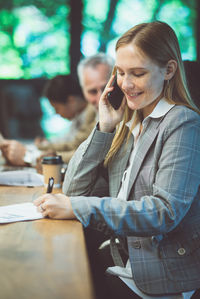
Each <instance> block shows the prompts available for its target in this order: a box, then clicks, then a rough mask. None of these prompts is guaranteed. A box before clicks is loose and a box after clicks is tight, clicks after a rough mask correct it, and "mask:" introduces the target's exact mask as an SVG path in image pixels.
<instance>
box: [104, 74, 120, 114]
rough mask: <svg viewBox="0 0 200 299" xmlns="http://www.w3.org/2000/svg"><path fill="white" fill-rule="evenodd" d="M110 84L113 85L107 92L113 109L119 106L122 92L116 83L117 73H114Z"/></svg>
mask: <svg viewBox="0 0 200 299" xmlns="http://www.w3.org/2000/svg"><path fill="white" fill-rule="evenodd" d="M111 86H113V87H114V88H113V90H112V91H111V92H109V93H108V101H109V102H110V104H111V106H112V107H113V108H114V109H115V110H118V109H119V107H120V106H121V103H122V100H123V97H124V93H123V92H122V91H121V89H120V88H119V86H118V84H117V75H115V78H114V80H113V83H112V85H111Z"/></svg>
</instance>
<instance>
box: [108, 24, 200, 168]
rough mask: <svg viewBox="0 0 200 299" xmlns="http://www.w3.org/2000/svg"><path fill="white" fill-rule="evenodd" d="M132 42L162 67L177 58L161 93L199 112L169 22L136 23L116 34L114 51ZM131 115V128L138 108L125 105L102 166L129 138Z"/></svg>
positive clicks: (176, 40)
mask: <svg viewBox="0 0 200 299" xmlns="http://www.w3.org/2000/svg"><path fill="white" fill-rule="evenodd" d="M133 42H134V45H136V46H137V47H138V48H139V49H141V51H142V52H143V53H144V54H145V55H146V56H147V57H149V58H150V59H151V60H152V61H153V62H154V63H155V64H157V65H158V66H160V67H165V66H166V65H167V63H168V61H169V60H171V59H173V60H175V61H176V62H177V69H176V72H175V74H174V76H173V77H172V78H171V80H170V81H165V82H164V87H163V96H164V97H165V99H166V100H167V101H168V102H169V103H173V104H176V105H184V106H187V107H189V108H191V109H193V110H195V111H196V112H198V113H200V112H199V109H198V108H197V107H196V106H195V104H194V103H193V101H192V99H191V96H190V93H189V90H188V87H187V83H186V77H185V71H184V66H183V61H182V58H181V52H180V47H179V43H178V39H177V37H176V34H175V32H174V30H173V29H172V28H171V27H170V26H169V25H168V24H166V23H164V22H160V21H155V22H150V23H142V24H139V25H136V26H134V27H133V28H131V29H130V30H128V31H127V32H126V33H124V34H123V35H122V36H121V37H120V38H119V40H118V41H117V44H116V48H115V50H116V51H117V50H118V49H119V48H120V47H123V46H125V45H128V44H130V43H133ZM133 115H134V116H135V117H134V122H133V125H132V128H131V130H132V129H133V128H134V126H135V125H136V123H137V122H138V121H139V119H140V113H139V111H131V110H130V109H129V108H128V106H126V108H125V113H124V117H123V120H122V123H121V124H120V126H118V128H117V132H116V135H115V137H114V139H113V143H112V145H111V148H110V150H109V152H108V154H107V157H106V159H105V163H104V165H105V166H107V165H108V163H109V162H110V161H111V159H112V157H113V156H114V155H115V154H116V153H117V151H118V150H119V148H120V147H121V145H122V143H123V142H124V140H125V139H126V140H127V141H128V138H129V136H130V135H131V131H130V130H129V129H128V128H127V126H126V125H125V124H126V122H127V121H129V120H130V119H131V118H132V117H133Z"/></svg>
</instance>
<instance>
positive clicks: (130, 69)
mask: <svg viewBox="0 0 200 299" xmlns="http://www.w3.org/2000/svg"><path fill="white" fill-rule="evenodd" d="M115 67H116V69H118V70H122V68H120V67H119V66H117V65H116V66H115ZM144 70H146V68H144V67H137V66H136V67H132V68H129V71H144Z"/></svg>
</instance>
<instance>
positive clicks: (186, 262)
mask: <svg viewBox="0 0 200 299" xmlns="http://www.w3.org/2000/svg"><path fill="white" fill-rule="evenodd" d="M115 68H116V70H117V80H118V85H119V87H120V88H121V90H122V91H123V92H124V95H125V97H124V100H123V102H122V105H121V107H120V108H119V109H118V110H114V109H113V108H112V107H111V105H110V104H109V102H108V100H107V95H108V93H109V92H111V91H112V87H111V84H112V80H113V78H114V76H112V77H111V79H110V81H109V82H108V84H107V86H106V88H105V90H104V93H103V95H102V97H101V100H100V103H99V124H98V125H97V127H96V128H95V130H94V131H93V132H92V134H91V135H90V136H89V138H88V139H87V140H86V141H85V142H84V143H82V145H81V146H80V147H79V149H78V150H77V152H76V153H75V155H74V157H73V158H72V160H71V162H70V165H69V168H68V170H67V173H66V176H65V181H64V186H63V192H64V194H66V195H63V194H59V195H43V196H42V197H40V198H38V199H37V200H36V205H37V206H38V207H39V208H38V209H39V210H43V215H44V216H49V217H50V218H62V219H72V218H77V219H78V220H79V221H81V222H82V224H83V225H84V227H91V228H96V229H98V230H101V231H102V232H104V233H105V234H106V235H107V236H110V237H111V249H112V250H111V251H112V255H113V258H114V260H115V261H116V264H118V267H112V268H109V269H108V272H109V273H112V274H113V275H116V276H119V277H120V278H121V280H122V281H123V282H125V284H124V285H125V286H126V285H128V286H129V290H131V292H132V296H131V295H130V298H138V296H137V295H139V298H140V297H142V298H183V296H185V298H190V293H188V292H189V291H194V290H196V289H198V288H199V285H200V246H199V244H200V233H199V232H200V200H199V198H200V188H199V185H200V167H199V165H200V138H199V136H200V116H199V111H198V109H197V108H196V107H195V105H194V104H193V103H192V101H191V99H190V95H189V93H188V90H187V87H186V84H185V77H184V71H183V64H182V60H181V54H180V49H179V45H178V41H177V37H176V35H175V33H174V31H173V30H172V29H171V27H169V26H168V25H167V24H166V23H163V22H158V21H157V22H151V23H144V24H139V25H137V26H135V27H133V28H131V29H130V30H129V31H128V32H126V33H125V34H124V35H123V36H122V37H121V38H120V39H119V40H118V42H117V45H116V64H115ZM102 176H103V177H104V185H103V186H102V187H101V188H100V186H98V188H96V187H95V186H97V185H98V182H99V180H100V179H101V182H103V179H102ZM106 182H107V183H108V185H109V193H107V196H104V197H100V196H96V194H97V193H95V192H96V191H98V195H99V191H102V192H106V188H107V187H108V186H106ZM104 187H105V188H104ZM91 194H92V196H91ZM116 238H117V239H118V240H122V242H124V245H125V247H126V245H127V248H128V262H127V264H126V265H125V267H123V263H122V259H120V256H119V254H118V253H119V252H118V251H117V246H116V242H115V240H116ZM127 288H128V287H127ZM136 294H137V295H136ZM186 295H188V296H187V297H186ZM119 297H120V296H119ZM119 297H117V298H119ZM126 298H129V297H128V296H127V297H126Z"/></svg>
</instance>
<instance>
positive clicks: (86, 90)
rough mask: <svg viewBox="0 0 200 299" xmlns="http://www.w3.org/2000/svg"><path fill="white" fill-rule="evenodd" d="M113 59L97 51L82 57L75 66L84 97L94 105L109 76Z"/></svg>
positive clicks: (96, 106) (96, 103) (97, 102)
mask: <svg viewBox="0 0 200 299" xmlns="http://www.w3.org/2000/svg"><path fill="white" fill-rule="evenodd" d="M113 66H114V60H113V59H112V58H111V57H110V56H108V55H107V54H105V53H98V54H95V55H93V56H90V57H87V58H84V59H82V60H81V61H80V62H79V64H78V68H77V72H78V78H79V83H80V85H81V87H82V90H83V94H84V97H85V99H86V100H87V101H88V102H89V103H91V104H92V105H94V106H95V108H96V109H97V110H98V104H99V100H100V97H101V94H102V92H103V90H104V88H105V86H106V84H107V82H108V79H109V78H110V75H111V72H112V69H113Z"/></svg>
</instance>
